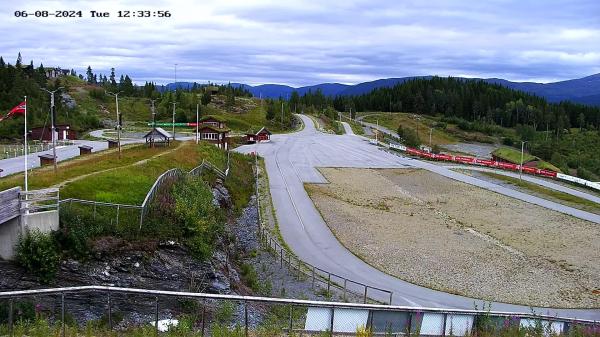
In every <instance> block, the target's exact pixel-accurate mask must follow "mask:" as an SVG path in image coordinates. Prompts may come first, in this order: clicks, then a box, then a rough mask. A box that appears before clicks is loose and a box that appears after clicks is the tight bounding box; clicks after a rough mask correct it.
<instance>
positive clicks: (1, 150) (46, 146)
mask: <svg viewBox="0 0 600 337" xmlns="http://www.w3.org/2000/svg"><path fill="white" fill-rule="evenodd" d="M73 144H74V142H72V141H69V140H61V141H57V143H56V145H57V146H63V145H73ZM51 149H52V143H37V144H36V143H34V144H28V145H27V153H28V154H33V153H37V152H43V151H49V150H51ZM24 154H25V147H24V146H23V144H5V145H0V160H1V159H9V158H15V157H19V156H22V155H24Z"/></svg>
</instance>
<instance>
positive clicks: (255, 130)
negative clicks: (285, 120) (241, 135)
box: [246, 126, 271, 135]
mask: <svg viewBox="0 0 600 337" xmlns="http://www.w3.org/2000/svg"><path fill="white" fill-rule="evenodd" d="M263 131H264V132H266V133H268V134H271V131H269V130H268V129H267V128H266V127H264V126H263V127H261V128H253V129H250V130H248V131H246V134H247V135H258V134H259V133H262V132H263Z"/></svg>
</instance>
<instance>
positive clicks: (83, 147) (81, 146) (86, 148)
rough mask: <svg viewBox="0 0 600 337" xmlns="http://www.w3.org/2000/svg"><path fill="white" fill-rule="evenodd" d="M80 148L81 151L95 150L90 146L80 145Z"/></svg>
mask: <svg viewBox="0 0 600 337" xmlns="http://www.w3.org/2000/svg"><path fill="white" fill-rule="evenodd" d="M79 148H80V149H84V150H91V149H93V147H92V146H89V145H80V146H79Z"/></svg>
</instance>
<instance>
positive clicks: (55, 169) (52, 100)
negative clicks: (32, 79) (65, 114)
mask: <svg viewBox="0 0 600 337" xmlns="http://www.w3.org/2000/svg"><path fill="white" fill-rule="evenodd" d="M40 89H42V90H44V91H45V92H47V93H49V94H50V124H51V127H50V130H51V133H52V156H53V157H54V173H56V171H57V170H58V167H57V163H56V161H57V158H56V137H55V136H54V134H55V132H56V127H55V125H54V120H55V117H56V116H55V115H56V113H55V109H56V108H55V106H54V93H55V92H57V91H59V90H61V89H64V88H63V87H59V88H57V89H56V90H54V91H50V90H47V89H44V88H40Z"/></svg>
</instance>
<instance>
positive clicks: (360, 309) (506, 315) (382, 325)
mask: <svg viewBox="0 0 600 337" xmlns="http://www.w3.org/2000/svg"><path fill="white" fill-rule="evenodd" d="M41 325H45V326H46V328H47V329H50V330H48V332H49V335H55V336H59V335H62V336H66V335H69V336H74V335H76V334H78V333H79V335H83V333H87V334H88V335H94V336H105V335H106V333H108V332H110V331H119V335H122V336H142V335H143V336H148V335H153V334H159V333H160V332H161V331H167V330H171V331H170V334H169V336H240V337H242V336H243V337H247V336H284V335H294V336H298V335H304V336H343V335H350V336H399V335H402V336H408V335H410V336H498V335H502V336H599V335H600V325H598V324H597V323H596V322H593V321H589V320H576V319H571V318H560V317H549V316H536V315H534V314H531V313H514V312H492V311H484V310H481V311H475V310H444V309H430V308H428V309H425V308H409V307H399V306H389V305H377V304H352V303H338V302H320V301H307V300H292V299H281V298H265V297H250V296H237V295H216V294H203V293H186V292H175V291H158V290H145V289H132V288H116V287H105V286H85V287H71V288H56V289H40V290H25V291H14V292H0V335H8V336H23V335H28V331H29V330H28V329H37V330H35V331H39V329H41ZM51 329H54V330H52V331H51ZM177 332H180V333H181V334H177ZM129 333H131V334H129ZM35 336H37V335H35ZM111 336H112V335H111Z"/></svg>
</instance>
